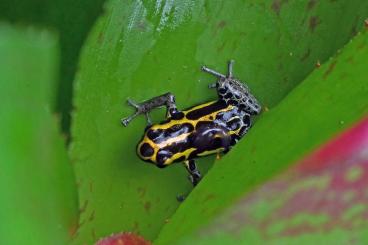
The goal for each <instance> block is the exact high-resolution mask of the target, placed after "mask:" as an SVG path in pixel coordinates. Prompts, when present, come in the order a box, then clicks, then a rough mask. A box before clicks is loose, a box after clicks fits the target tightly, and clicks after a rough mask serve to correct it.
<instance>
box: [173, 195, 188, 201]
mask: <svg viewBox="0 0 368 245" xmlns="http://www.w3.org/2000/svg"><path fill="white" fill-rule="evenodd" d="M187 196H188V195H185V194H182V195H177V196H176V200H177V201H178V202H184V200H185V199H186V198H187Z"/></svg>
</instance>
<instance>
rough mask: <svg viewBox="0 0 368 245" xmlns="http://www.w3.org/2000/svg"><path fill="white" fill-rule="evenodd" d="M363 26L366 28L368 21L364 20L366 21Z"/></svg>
mask: <svg viewBox="0 0 368 245" xmlns="http://www.w3.org/2000/svg"><path fill="white" fill-rule="evenodd" d="M364 26H365V28H368V19H366V20H365V21H364Z"/></svg>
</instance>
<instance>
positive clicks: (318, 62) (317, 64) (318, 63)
mask: <svg viewBox="0 0 368 245" xmlns="http://www.w3.org/2000/svg"><path fill="white" fill-rule="evenodd" d="M320 67H321V62H320V61H319V60H317V63H316V68H320Z"/></svg>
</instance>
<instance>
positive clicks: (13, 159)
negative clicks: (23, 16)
mask: <svg viewBox="0 0 368 245" xmlns="http://www.w3.org/2000/svg"><path fill="white" fill-rule="evenodd" d="M0 54H1V55H0V81H1V89H0V98H1V103H0V118H1V120H0V131H1V137H0V155H1V160H0V169H1V171H0V193H1V196H0V217H1V218H0V219H1V223H2V225H1V226H0V243H1V244H65V243H66V242H67V241H68V240H70V239H71V235H72V233H73V232H74V231H75V230H76V228H77V227H76V226H77V208H78V205H77V193H76V186H75V181H74V176H73V173H72V168H71V165H70V163H69V161H68V156H67V152H66V149H65V146H64V141H63V139H62V137H61V136H60V135H59V132H58V127H57V124H56V120H55V117H54V116H52V114H51V113H50V105H51V104H52V101H54V99H55V93H54V91H55V89H54V88H55V81H56V79H55V74H56V71H57V59H58V44H57V41H56V39H55V37H54V36H53V35H51V34H50V33H49V32H46V31H36V30H34V29H32V28H27V29H26V28H24V29H20V30H17V29H15V28H12V27H10V26H8V25H5V24H0Z"/></svg>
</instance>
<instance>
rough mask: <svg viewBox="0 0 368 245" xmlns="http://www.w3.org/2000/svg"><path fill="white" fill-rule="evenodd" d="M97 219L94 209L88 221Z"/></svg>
mask: <svg viewBox="0 0 368 245" xmlns="http://www.w3.org/2000/svg"><path fill="white" fill-rule="evenodd" d="M94 219H95V210H92V212H91V215H90V216H89V218H88V221H89V222H91V221H93V220H94Z"/></svg>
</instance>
